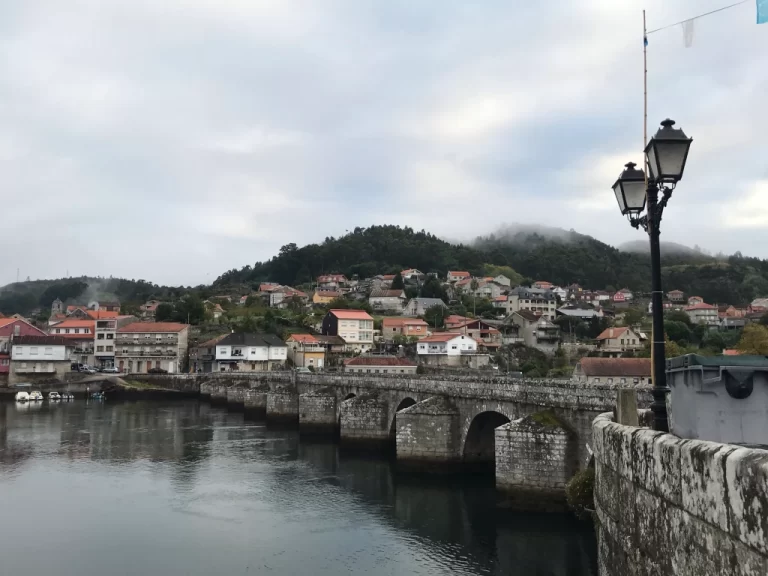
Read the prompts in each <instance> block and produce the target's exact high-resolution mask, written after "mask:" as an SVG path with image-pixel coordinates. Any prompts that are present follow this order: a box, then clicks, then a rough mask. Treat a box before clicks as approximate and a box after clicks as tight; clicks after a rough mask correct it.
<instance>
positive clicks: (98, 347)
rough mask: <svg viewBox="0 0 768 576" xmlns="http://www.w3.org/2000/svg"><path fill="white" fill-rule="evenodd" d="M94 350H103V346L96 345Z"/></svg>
mask: <svg viewBox="0 0 768 576" xmlns="http://www.w3.org/2000/svg"><path fill="white" fill-rule="evenodd" d="M96 352H104V346H96Z"/></svg>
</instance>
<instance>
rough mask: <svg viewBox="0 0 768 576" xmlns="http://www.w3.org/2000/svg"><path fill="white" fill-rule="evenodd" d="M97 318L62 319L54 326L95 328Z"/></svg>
mask: <svg viewBox="0 0 768 576" xmlns="http://www.w3.org/2000/svg"><path fill="white" fill-rule="evenodd" d="M95 327H96V321H95V320H72V319H69V320H62V321H61V322H59V323H58V324H55V325H53V326H52V328H95Z"/></svg>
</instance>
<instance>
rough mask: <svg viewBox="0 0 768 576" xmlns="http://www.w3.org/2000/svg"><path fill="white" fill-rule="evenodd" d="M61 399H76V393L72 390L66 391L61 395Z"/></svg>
mask: <svg viewBox="0 0 768 576" xmlns="http://www.w3.org/2000/svg"><path fill="white" fill-rule="evenodd" d="M61 399H62V400H74V399H75V395H74V394H72V393H71V392H64V394H62V395H61Z"/></svg>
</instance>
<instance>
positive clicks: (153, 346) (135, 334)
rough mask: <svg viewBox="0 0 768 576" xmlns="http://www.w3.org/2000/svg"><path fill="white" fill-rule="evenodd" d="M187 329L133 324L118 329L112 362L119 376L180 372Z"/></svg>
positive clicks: (170, 324)
mask: <svg viewBox="0 0 768 576" xmlns="http://www.w3.org/2000/svg"><path fill="white" fill-rule="evenodd" d="M188 346H189V325H188V324H179V323H177V322H134V323H132V324H128V325H126V326H122V327H119V328H117V333H116V337H115V362H116V363H117V367H118V369H120V371H121V372H134V373H140V372H149V371H150V370H153V369H160V370H164V371H166V372H168V373H176V372H181V371H182V370H183V368H184V365H185V363H186V361H187V351H188Z"/></svg>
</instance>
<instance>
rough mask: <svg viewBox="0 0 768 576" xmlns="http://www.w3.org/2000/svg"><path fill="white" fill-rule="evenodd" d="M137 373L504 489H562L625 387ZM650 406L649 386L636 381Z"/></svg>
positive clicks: (477, 379) (475, 378)
mask: <svg viewBox="0 0 768 576" xmlns="http://www.w3.org/2000/svg"><path fill="white" fill-rule="evenodd" d="M131 378H136V379H141V380H143V381H149V382H154V383H156V384H157V385H160V386H163V387H167V388H174V389H179V390H184V391H191V390H196V391H199V393H200V395H201V396H202V397H203V398H205V399H209V400H210V401H211V402H212V403H220V404H226V405H227V406H228V407H229V408H230V409H233V410H244V411H245V412H246V413H247V414H249V415H252V416H254V417H256V418H265V419H266V421H267V424H268V425H291V426H298V428H299V431H300V433H301V434H329V435H338V437H339V440H340V443H341V445H342V447H358V448H360V447H362V448H364V449H370V448H371V447H377V448H388V449H394V450H395V454H396V459H397V464H398V465H399V466H402V467H405V468H412V469H418V470H422V471H423V470H428V471H432V470H434V471H442V470H456V469H460V468H465V467H468V466H469V467H488V468H490V469H491V470H493V469H494V465H495V474H496V483H497V486H498V487H499V488H502V489H510V490H514V491H524V492H525V491H535V492H539V493H547V494H551V495H555V496H558V497H559V496H562V493H563V490H564V487H565V484H566V482H567V481H568V480H569V479H570V477H571V476H572V475H573V474H574V473H575V472H576V471H578V470H579V469H580V468H583V467H584V466H585V465H586V463H587V461H588V459H589V450H588V448H587V444H591V438H592V428H591V425H592V421H593V420H594V419H595V418H596V417H597V416H598V415H599V414H601V413H603V412H606V411H609V410H613V407H614V406H615V404H616V393H617V389H618V388H619V386H617V385H608V384H602V385H598V384H583V383H573V382H570V381H567V380H527V379H509V378H503V377H485V376H482V375H472V376H456V375H454V376H450V377H445V376H438V375H407V376H406V375H402V376H400V375H383V374H382V375H379V374H294V373H290V372H270V373H261V374H242V375H241V374H232V373H226V374H195V375H159V376H155V375H146V374H144V375H134V376H131ZM637 392H638V404H639V405H640V406H641V407H644V406H649V405H650V402H651V396H650V388H648V387H641V388H638V390H637Z"/></svg>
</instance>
